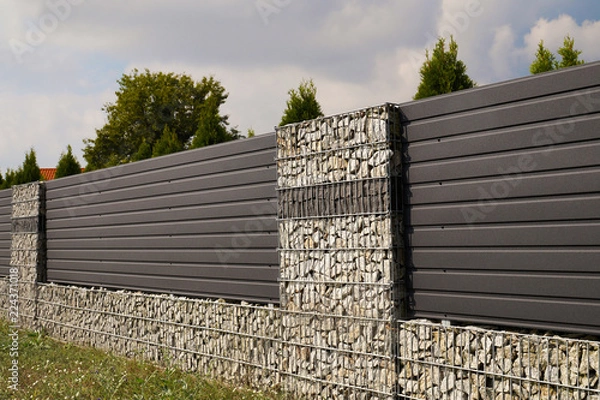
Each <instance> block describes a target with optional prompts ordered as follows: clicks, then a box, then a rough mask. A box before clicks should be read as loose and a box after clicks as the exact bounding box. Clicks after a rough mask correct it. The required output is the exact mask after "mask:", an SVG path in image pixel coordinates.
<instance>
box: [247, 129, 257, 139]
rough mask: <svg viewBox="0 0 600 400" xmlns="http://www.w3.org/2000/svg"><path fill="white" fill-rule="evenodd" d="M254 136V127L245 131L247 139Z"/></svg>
mask: <svg viewBox="0 0 600 400" xmlns="http://www.w3.org/2000/svg"><path fill="white" fill-rule="evenodd" d="M254 136H256V132H255V131H254V129H252V128H248V132H247V133H246V137H247V138H248V139H250V138H253V137H254Z"/></svg>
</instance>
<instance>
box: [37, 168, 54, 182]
mask: <svg viewBox="0 0 600 400" xmlns="http://www.w3.org/2000/svg"><path fill="white" fill-rule="evenodd" d="M40 172H41V173H42V180H43V181H51V180H52V179H54V176H56V168H40Z"/></svg>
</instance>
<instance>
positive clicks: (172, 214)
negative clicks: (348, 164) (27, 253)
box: [46, 200, 277, 231]
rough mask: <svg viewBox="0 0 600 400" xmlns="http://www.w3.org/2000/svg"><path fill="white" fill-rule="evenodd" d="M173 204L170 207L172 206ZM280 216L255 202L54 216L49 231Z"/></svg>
mask: <svg viewBox="0 0 600 400" xmlns="http://www.w3.org/2000/svg"><path fill="white" fill-rule="evenodd" d="M169 204H170V203H169ZM276 213H277V203H276V202H275V201H267V200H263V201H252V202H248V203H231V204H218V205H213V206H202V205H199V206H197V207H185V208H175V209H172V208H171V207H168V208H164V209H155V210H147V211H139V212H131V213H120V214H108V215H102V216H97V215H92V216H84V217H72V218H63V219H54V218H52V216H54V214H52V213H51V215H50V217H48V218H47V222H46V223H47V227H48V228H47V229H48V230H49V231H52V230H54V229H63V228H71V227H76V228H85V227H99V226H106V225H127V224H135V223H147V222H150V221H151V222H174V221H189V220H190V219H195V220H200V219H218V218H225V217H229V218H234V217H238V218H243V217H250V216H252V217H259V216H265V215H272V216H275V215H276Z"/></svg>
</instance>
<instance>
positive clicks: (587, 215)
mask: <svg viewBox="0 0 600 400" xmlns="http://www.w3.org/2000/svg"><path fill="white" fill-rule="evenodd" d="M410 215H411V225H412V226H422V225H446V224H478V223H498V222H528V221H564V220H573V221H575V220H586V219H589V220H592V219H600V194H598V195H596V196H579V197H562V198H560V197H559V198H556V197H550V198H533V199H525V200H501V199H499V200H498V201H489V200H488V201H484V200H481V201H478V202H471V203H460V204H441V205H440V204H438V205H427V206H413V207H410Z"/></svg>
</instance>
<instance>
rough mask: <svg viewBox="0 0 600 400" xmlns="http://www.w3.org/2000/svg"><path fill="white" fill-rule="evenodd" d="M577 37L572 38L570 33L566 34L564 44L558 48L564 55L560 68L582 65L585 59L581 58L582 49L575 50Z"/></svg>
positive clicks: (561, 54) (560, 53) (562, 55)
mask: <svg viewBox="0 0 600 400" xmlns="http://www.w3.org/2000/svg"><path fill="white" fill-rule="evenodd" d="M574 47H575V39H572V38H571V37H570V36H569V35H567V36H565V39H564V42H563V46H562V47H561V48H560V49H558V51H557V53H558V54H559V55H560V56H561V57H562V59H561V61H560V63H558V68H567V67H573V66H575V65H581V64H583V63H584V62H585V61H583V60H580V59H579V55H580V54H581V51H580V50H575V48H574Z"/></svg>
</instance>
